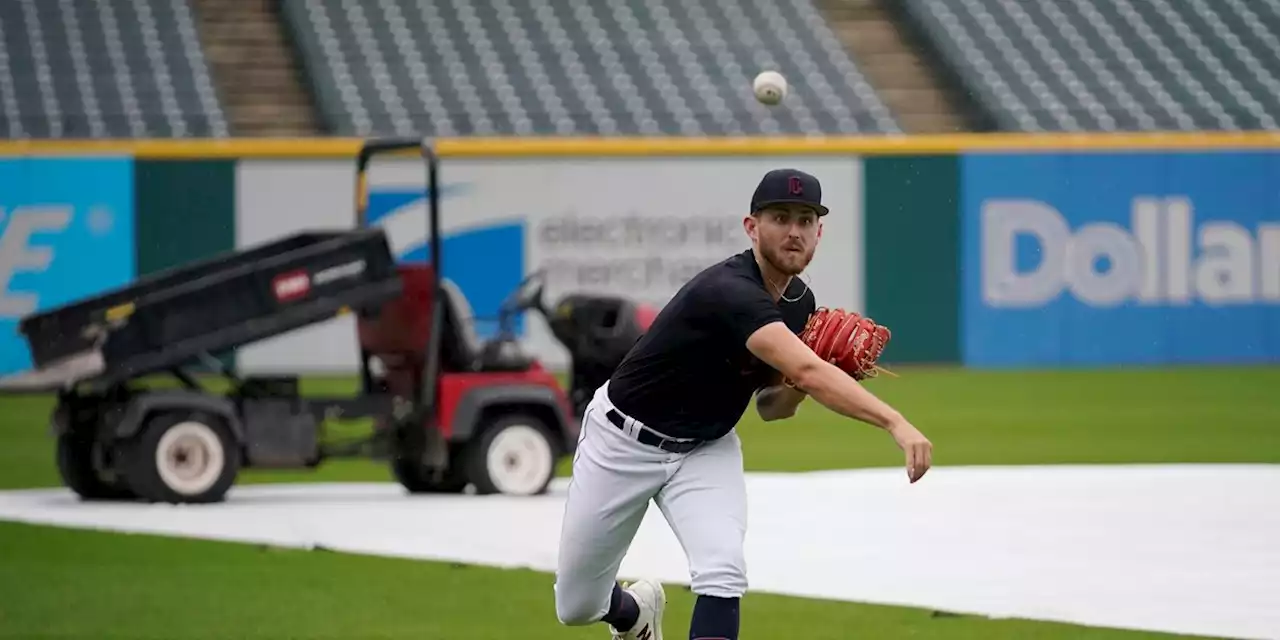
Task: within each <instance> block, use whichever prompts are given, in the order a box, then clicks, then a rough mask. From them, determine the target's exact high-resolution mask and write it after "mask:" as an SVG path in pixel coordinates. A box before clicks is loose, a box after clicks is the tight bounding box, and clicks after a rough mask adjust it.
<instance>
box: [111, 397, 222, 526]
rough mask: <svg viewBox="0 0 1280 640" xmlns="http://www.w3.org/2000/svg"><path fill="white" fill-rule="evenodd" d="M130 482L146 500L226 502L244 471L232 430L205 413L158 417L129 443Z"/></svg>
mask: <svg viewBox="0 0 1280 640" xmlns="http://www.w3.org/2000/svg"><path fill="white" fill-rule="evenodd" d="M125 468H126V470H127V471H126V476H125V477H126V479H127V480H128V482H129V485H130V486H131V487H132V488H133V490H134V492H136V493H137V494H138V496H139V497H141V498H143V499H144V500H148V501H151V502H168V503H173V504H177V503H209V502H220V501H222V500H223V498H225V497H226V493H227V490H228V489H230V488H231V485H232V484H233V483H234V482H235V479H236V474H237V473H239V471H240V451H239V449H238V448H237V447H236V444H235V439H234V438H233V437H232V434H231V430H230V429H229V428H228V427H227V425H226V424H224V423H223V422H222V421H221V420H219V419H218V418H216V417H214V416H212V415H209V414H206V413H201V412H194V411H172V412H164V413H157V414H153V415H152V416H151V417H150V418H149V419H148V420H147V422H146V424H145V425H144V426H143V428H142V431H141V432H140V433H139V434H138V436H137V437H136V438H134V439H133V440H131V441H130V442H129V443H127V445H126V454H125Z"/></svg>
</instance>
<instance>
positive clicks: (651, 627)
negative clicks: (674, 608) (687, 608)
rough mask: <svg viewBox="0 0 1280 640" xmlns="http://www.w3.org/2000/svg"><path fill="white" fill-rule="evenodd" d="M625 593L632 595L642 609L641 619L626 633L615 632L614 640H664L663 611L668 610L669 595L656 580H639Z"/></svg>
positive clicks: (624, 589) (626, 589)
mask: <svg viewBox="0 0 1280 640" xmlns="http://www.w3.org/2000/svg"><path fill="white" fill-rule="evenodd" d="M623 591H626V592H627V593H629V594H631V597H633V598H635V599H636V604H637V605H638V606H639V607H640V617H638V618H636V624H635V626H634V627H631V629H630V630H628V631H626V632H619V631H617V630H615V631H614V632H613V640H662V611H663V609H666V608H667V593H666V592H665V591H663V590H662V584H661V583H659V582H658V581H656V580H637V581H636V582H633V583H631V584H629V585H627V586H626V587H624V588H623Z"/></svg>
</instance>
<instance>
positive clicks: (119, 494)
mask: <svg viewBox="0 0 1280 640" xmlns="http://www.w3.org/2000/svg"><path fill="white" fill-rule="evenodd" d="M102 454H103V451H102V447H101V445H99V444H98V443H97V442H96V441H95V440H94V438H93V435H92V434H83V433H75V432H71V433H64V434H62V435H60V436H58V445H57V461H58V474H59V475H61V476H62V483H63V484H65V485H66V486H67V487H68V488H69V489H71V490H72V491H74V492H75V493H76V495H79V496H80V497H81V498H83V499H85V500H132V499H134V498H135V497H137V496H135V495H134V493H133V491H130V490H129V487H128V486H127V485H126V484H125V483H124V482H122V481H120V480H118V479H116V478H110V477H104V475H103V474H102V473H101V472H100V471H99V470H98V466H97V465H96V464H95V462H96V459H97V458H100V457H101V456H102Z"/></svg>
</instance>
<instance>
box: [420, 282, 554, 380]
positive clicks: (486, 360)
mask: <svg viewBox="0 0 1280 640" xmlns="http://www.w3.org/2000/svg"><path fill="white" fill-rule="evenodd" d="M440 284H441V288H442V289H443V290H444V299H445V305H446V308H445V312H446V313H445V324H446V326H448V325H452V326H453V327H454V331H453V332H452V333H446V334H445V336H444V337H445V339H446V340H448V339H453V340H455V341H456V343H457V347H458V353H459V355H460V356H461V357H462V358H464V359H466V360H467V361H468V362H470V363H471V364H470V366H469V367H468V368H469V369H470V370H472V371H525V370H527V369H529V367H530V366H531V365H532V364H533V359H532V358H530V357H529V356H528V354H526V353H525V351H524V349H521V348H520V345H519V344H518V343H516V342H514V341H499V340H494V341H490V342H489V343H488V344H486V343H485V342H484V341H482V340H481V339H480V336H479V334H477V333H476V327H475V322H476V318H475V313H474V312H473V311H472V308H471V303H470V302H468V301H467V297H466V296H465V295H463V293H462V290H461V289H459V288H458V285H456V284H454V282H453V281H452V280H449V279H448V278H442V279H441V281H440Z"/></svg>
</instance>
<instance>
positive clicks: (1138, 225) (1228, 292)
mask: <svg viewBox="0 0 1280 640" xmlns="http://www.w3.org/2000/svg"><path fill="white" fill-rule="evenodd" d="M961 172H962V177H961V183H962V196H961V198H962V202H961V211H962V216H963V223H962V229H963V231H962V235H963V240H962V250H961V254H962V258H961V261H962V267H963V275H962V279H961V286H962V289H963V291H962V295H961V299H962V307H963V308H962V309H961V316H960V318H961V334H962V339H961V347H962V351H963V354H964V360H965V363H966V364H969V365H973V366H990V367H999V366H1075V365H1108V364H1173V363H1257V362H1277V361H1280V154H1275V153H1264V152H1231V153H1210V152H1206V153H1061V154H975V155H968V156H966V157H964V158H963V160H962V162H961Z"/></svg>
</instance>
